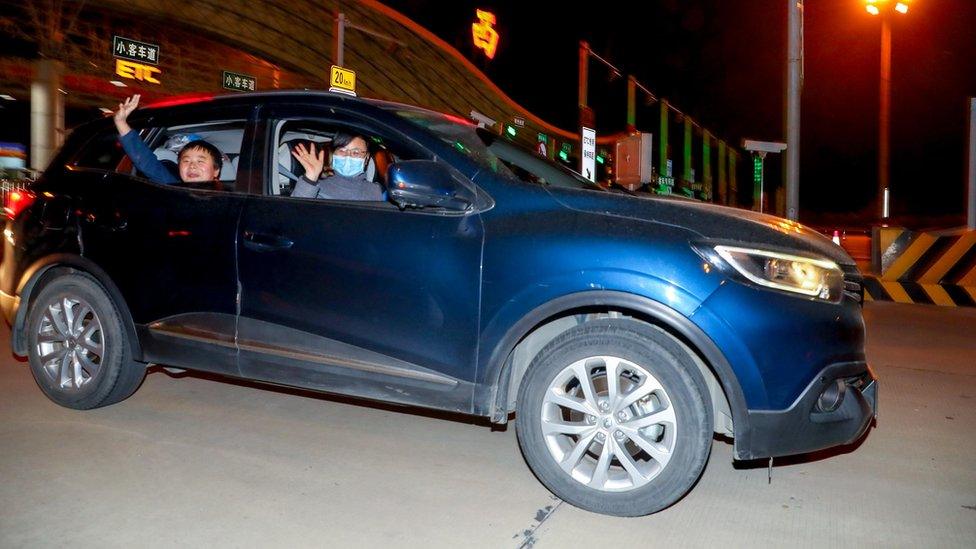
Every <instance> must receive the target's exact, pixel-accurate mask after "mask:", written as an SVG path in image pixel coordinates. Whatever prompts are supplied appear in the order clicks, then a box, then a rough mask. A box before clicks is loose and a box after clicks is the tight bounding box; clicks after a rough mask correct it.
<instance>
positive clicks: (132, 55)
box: [112, 36, 162, 84]
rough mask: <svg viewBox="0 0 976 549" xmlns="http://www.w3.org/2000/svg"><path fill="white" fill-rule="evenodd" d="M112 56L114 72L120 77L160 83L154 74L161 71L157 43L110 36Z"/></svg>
mask: <svg viewBox="0 0 976 549" xmlns="http://www.w3.org/2000/svg"><path fill="white" fill-rule="evenodd" d="M112 56H113V57H115V74H117V75H118V76H121V77H122V78H129V79H131V80H138V81H140V82H148V83H150V84H161V82H160V81H159V80H157V79H156V75H157V74H160V73H161V72H162V71H160V70H159V68H158V67H154V66H153V65H159V45H158V44H149V43H147V42H140V41H138V40H133V39H131V38H126V37H124V36H113V37H112Z"/></svg>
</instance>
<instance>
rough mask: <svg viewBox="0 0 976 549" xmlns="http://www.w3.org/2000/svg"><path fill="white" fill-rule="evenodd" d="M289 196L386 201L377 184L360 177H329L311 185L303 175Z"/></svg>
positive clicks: (380, 187) (384, 194) (384, 193)
mask: <svg viewBox="0 0 976 549" xmlns="http://www.w3.org/2000/svg"><path fill="white" fill-rule="evenodd" d="M291 196H294V197H298V198H328V199H332V200H372V201H384V200H386V192H385V191H383V187H382V186H381V185H380V184H379V183H373V182H372V181H366V179H364V178H362V177H344V176H341V175H330V176H329V177H326V178H325V179H319V181H318V184H315V183H312V182H311V181H310V180H309V179H308V178H307V177H305V176H304V175H303V176H302V177H300V178H299V179H298V181H297V182H295V188H294V189H292V191H291Z"/></svg>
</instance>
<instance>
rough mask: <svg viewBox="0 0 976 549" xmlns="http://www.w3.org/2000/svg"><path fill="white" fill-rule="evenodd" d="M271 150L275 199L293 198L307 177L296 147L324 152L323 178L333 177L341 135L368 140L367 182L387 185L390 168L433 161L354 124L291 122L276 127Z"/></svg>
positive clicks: (269, 191) (270, 189) (269, 190)
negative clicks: (337, 139)
mask: <svg viewBox="0 0 976 549" xmlns="http://www.w3.org/2000/svg"><path fill="white" fill-rule="evenodd" d="M273 128H274V133H273V138H272V140H271V143H272V148H271V150H270V151H269V154H268V158H269V164H270V165H271V166H270V167H271V177H270V180H269V181H270V183H269V185H268V188H267V190H266V192H267V194H270V195H272V196H291V193H292V190H293V189H294V188H295V184H296V183H297V182H298V180H299V179H300V178H301V177H302V176H304V175H305V168H304V166H303V165H302V163H301V162H300V161H299V160H298V158H296V157H295V155H294V154H293V153H294V151H296V148H297V147H303V148H304V149H305V150H309V149H310V148H311V147H312V146H314V147H315V150H316V152H320V151H324V154H323V159H324V169H323V173H322V175H321V176H320V179H321V178H324V177H328V176H329V175H332V173H333V171H332V163H331V161H332V158H331V156H332V145H333V140H334V139H335V137H336V135H338V134H343V133H344V134H348V135H361V136H363V137H364V138H365V139H366V142H367V143H366V144H367V149H368V158H367V160H366V165H365V168H364V169H365V172H364V177H365V179H366V181H369V182H372V183H375V184H378V185H385V183H386V175H387V170H388V169H389V167H390V166H391V165H392V164H394V163H396V162H400V161H402V160H416V159H420V158H430V155H429V154H427V153H425V152H423V151H421V150H420V149H419V148H417V147H415V146H411V145H407V144H405V143H404V142H403V141H402V140H401V139H397V138H390V137H388V136H387V135H386V134H385V133H384V132H382V131H376V130H374V129H371V128H367V127H363V126H356V125H352V124H340V123H335V122H331V121H325V120H309V119H289V120H278V121H276V122H275V123H274V124H273Z"/></svg>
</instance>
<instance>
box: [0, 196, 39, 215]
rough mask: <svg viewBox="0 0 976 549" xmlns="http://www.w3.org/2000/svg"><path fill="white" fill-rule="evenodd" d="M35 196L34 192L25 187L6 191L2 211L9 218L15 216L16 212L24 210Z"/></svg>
mask: <svg viewBox="0 0 976 549" xmlns="http://www.w3.org/2000/svg"><path fill="white" fill-rule="evenodd" d="M36 196H37V195H35V194H34V193H32V192H30V191H28V190H25V189H20V190H16V191H10V192H9V193H7V199H6V200H4V203H3V213H4V214H6V216H7V217H8V218H10V219H13V218H15V217H17V214H19V213H20V212H22V211H24V210H26V209H27V208H28V207H30V205H31V204H33V203H34V198H36Z"/></svg>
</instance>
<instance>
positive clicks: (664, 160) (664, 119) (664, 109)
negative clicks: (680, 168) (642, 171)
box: [657, 99, 671, 177]
mask: <svg viewBox="0 0 976 549" xmlns="http://www.w3.org/2000/svg"><path fill="white" fill-rule="evenodd" d="M668 115H669V112H668V100H667V99H661V132H660V133H661V135H659V136H658V137H660V139H658V140H657V145H658V147H659V148H660V149H659V150H660V151H661V152H660V155H659V156H660V161H659V162H658V165H657V172H658V173H659V174H660V175H662V176H665V177H667V176H670V175H671V174H669V173H668Z"/></svg>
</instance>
